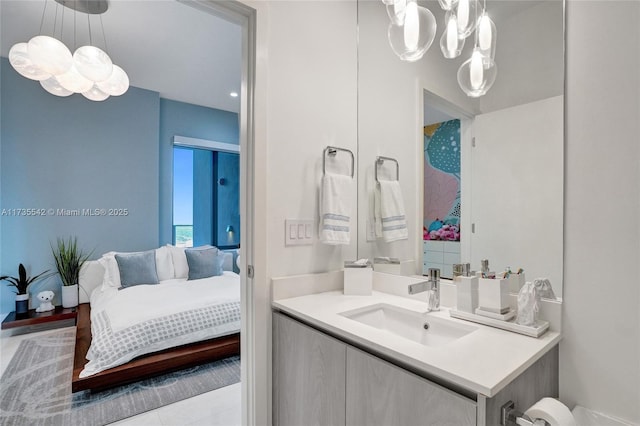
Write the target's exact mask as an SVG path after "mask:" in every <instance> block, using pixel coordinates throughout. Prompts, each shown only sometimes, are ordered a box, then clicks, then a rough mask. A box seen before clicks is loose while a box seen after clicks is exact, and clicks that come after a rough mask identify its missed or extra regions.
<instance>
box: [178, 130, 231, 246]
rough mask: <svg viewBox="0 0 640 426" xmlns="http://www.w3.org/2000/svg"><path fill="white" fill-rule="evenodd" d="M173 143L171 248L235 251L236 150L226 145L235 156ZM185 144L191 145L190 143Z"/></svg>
mask: <svg viewBox="0 0 640 426" xmlns="http://www.w3.org/2000/svg"><path fill="white" fill-rule="evenodd" d="M176 139H178V136H176V137H175V138H174V148H173V244H175V245H176V246H182V247H192V246H200V245H204V244H211V245H214V246H216V247H219V248H221V249H230V248H237V247H239V244H240V155H239V153H238V152H237V151H238V147H237V146H236V145H230V147H231V149H234V150H235V151H236V152H226V151H223V150H219V149H216V148H220V147H216V146H206V147H204V148H200V147H194V146H182V144H178V143H177V142H176ZM182 139H189V138H181V139H180V140H182ZM196 141H197V140H196ZM189 142H190V145H193V140H190V141H189ZM214 145H215V144H214ZM218 145H220V146H222V145H228V144H218ZM222 148H225V149H229V148H228V147H225V146H223V147H222Z"/></svg>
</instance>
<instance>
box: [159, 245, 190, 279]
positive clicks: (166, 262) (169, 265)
mask: <svg viewBox="0 0 640 426" xmlns="http://www.w3.org/2000/svg"><path fill="white" fill-rule="evenodd" d="M185 259H186V258H185ZM156 272H157V273H158V280H159V281H165V280H171V279H173V278H175V276H176V274H175V269H174V267H173V259H172V257H171V250H169V247H167V246H165V247H160V248H158V249H156Z"/></svg>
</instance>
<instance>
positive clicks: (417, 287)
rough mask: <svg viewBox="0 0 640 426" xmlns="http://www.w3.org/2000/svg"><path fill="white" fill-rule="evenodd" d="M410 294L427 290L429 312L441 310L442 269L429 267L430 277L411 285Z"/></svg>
mask: <svg viewBox="0 0 640 426" xmlns="http://www.w3.org/2000/svg"><path fill="white" fill-rule="evenodd" d="M408 290H409V294H417V293H422V292H423V291H427V292H429V293H428V299H427V305H428V310H429V312H431V311H439V310H440V269H438V268H429V279H428V280H427V281H422V282H419V283H416V284H410V285H409V288H408Z"/></svg>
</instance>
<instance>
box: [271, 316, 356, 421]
mask: <svg viewBox="0 0 640 426" xmlns="http://www.w3.org/2000/svg"><path fill="white" fill-rule="evenodd" d="M273 332H274V333H273V424H274V425H280V426H301V425H305V426H316V425H317V426H319V425H344V424H345V405H344V402H345V368H346V351H347V345H346V344H345V343H343V342H341V341H339V340H336V339H334V338H331V337H329V336H327V335H326V334H323V333H320V332H319V331H316V330H314V329H313V328H311V327H307V326H306V325H303V324H301V323H299V322H297V321H294V320H292V319H290V318H289V317H286V316H284V315H280V314H277V313H274V315H273Z"/></svg>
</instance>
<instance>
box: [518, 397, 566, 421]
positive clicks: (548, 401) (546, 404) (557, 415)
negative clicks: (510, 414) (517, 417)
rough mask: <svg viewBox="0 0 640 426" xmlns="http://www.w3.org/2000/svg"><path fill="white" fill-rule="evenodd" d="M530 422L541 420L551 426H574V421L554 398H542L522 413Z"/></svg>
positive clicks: (564, 406)
mask: <svg viewBox="0 0 640 426" xmlns="http://www.w3.org/2000/svg"><path fill="white" fill-rule="evenodd" d="M524 414H525V415H526V416H528V417H529V418H530V419H531V420H535V419H542V420H544V421H546V422H547V423H549V424H550V425H551V426H576V419H574V418H573V414H571V411H569V409H568V408H567V406H566V405H564V404H563V403H562V402H560V401H558V400H557V399H554V398H542V399H541V400H540V401H538V402H536V403H535V404H533V405H532V406H531V407H530V408H529V409H528V410H527V411H525V412H524Z"/></svg>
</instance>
